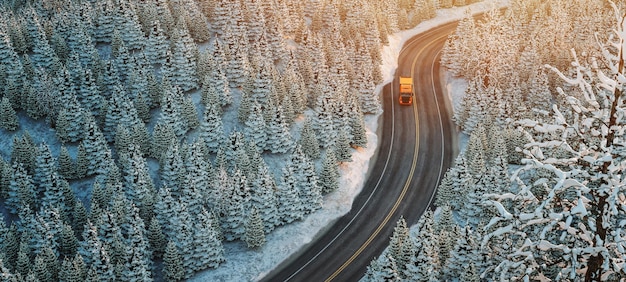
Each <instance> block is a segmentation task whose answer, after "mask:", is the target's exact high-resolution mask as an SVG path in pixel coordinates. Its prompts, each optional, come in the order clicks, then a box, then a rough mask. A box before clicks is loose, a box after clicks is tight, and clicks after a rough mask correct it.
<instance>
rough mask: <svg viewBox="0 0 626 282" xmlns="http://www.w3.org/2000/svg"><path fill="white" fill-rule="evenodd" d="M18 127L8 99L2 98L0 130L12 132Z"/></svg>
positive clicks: (15, 115)
mask: <svg viewBox="0 0 626 282" xmlns="http://www.w3.org/2000/svg"><path fill="white" fill-rule="evenodd" d="M18 126H19V122H18V120H17V114H16V113H15V110H14V109H13V106H12V105H11V102H10V101H9V98H8V97H6V96H5V97H2V101H0V128H2V129H4V130H9V131H14V130H16V129H17V127H18Z"/></svg>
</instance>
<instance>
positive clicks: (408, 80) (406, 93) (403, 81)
mask: <svg viewBox="0 0 626 282" xmlns="http://www.w3.org/2000/svg"><path fill="white" fill-rule="evenodd" d="M413 95H414V90H413V78H412V77H402V76H401V77H400V97H399V99H398V100H399V102H400V105H407V106H409V105H411V104H412V103H413Z"/></svg>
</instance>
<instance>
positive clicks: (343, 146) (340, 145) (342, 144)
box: [334, 131, 352, 163]
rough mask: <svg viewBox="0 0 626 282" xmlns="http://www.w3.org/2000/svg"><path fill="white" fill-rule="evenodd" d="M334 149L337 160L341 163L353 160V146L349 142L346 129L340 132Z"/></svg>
mask: <svg viewBox="0 0 626 282" xmlns="http://www.w3.org/2000/svg"><path fill="white" fill-rule="evenodd" d="M334 151H335V152H336V157H337V161H339V162H340V163H343V162H351V161H352V148H351V147H350V144H349V143H348V140H347V137H346V133H345V132H344V131H341V132H340V133H339V138H338V139H337V142H336V144H335V150H334Z"/></svg>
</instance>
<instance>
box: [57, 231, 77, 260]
mask: <svg viewBox="0 0 626 282" xmlns="http://www.w3.org/2000/svg"><path fill="white" fill-rule="evenodd" d="M59 241H60V244H59V255H60V256H61V257H64V258H66V259H68V258H71V257H74V255H75V254H76V250H77V249H78V240H77V239H76V236H75V235H74V230H73V229H72V226H70V225H68V224H63V227H62V229H61V234H60V240H59Z"/></svg>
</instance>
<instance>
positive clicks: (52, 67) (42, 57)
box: [29, 16, 61, 72]
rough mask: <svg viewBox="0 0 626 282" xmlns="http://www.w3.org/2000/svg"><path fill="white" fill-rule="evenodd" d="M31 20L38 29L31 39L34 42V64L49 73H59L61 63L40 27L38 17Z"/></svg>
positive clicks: (32, 57)
mask: <svg viewBox="0 0 626 282" xmlns="http://www.w3.org/2000/svg"><path fill="white" fill-rule="evenodd" d="M29 19H30V20H31V22H32V24H33V25H34V28H35V29H36V30H35V32H33V33H31V39H32V40H33V49H32V51H33V54H32V55H31V59H32V60H33V63H34V64H35V65H36V66H37V67H40V68H43V69H45V70H47V71H51V72H56V71H58V70H59V69H60V67H61V61H60V59H59V57H57V55H56V53H55V52H54V49H53V48H52V46H50V43H49V42H48V39H47V38H46V33H45V31H44V29H43V27H42V26H41V25H40V23H39V21H38V19H37V17H35V16H33V17H32V18H29Z"/></svg>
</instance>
